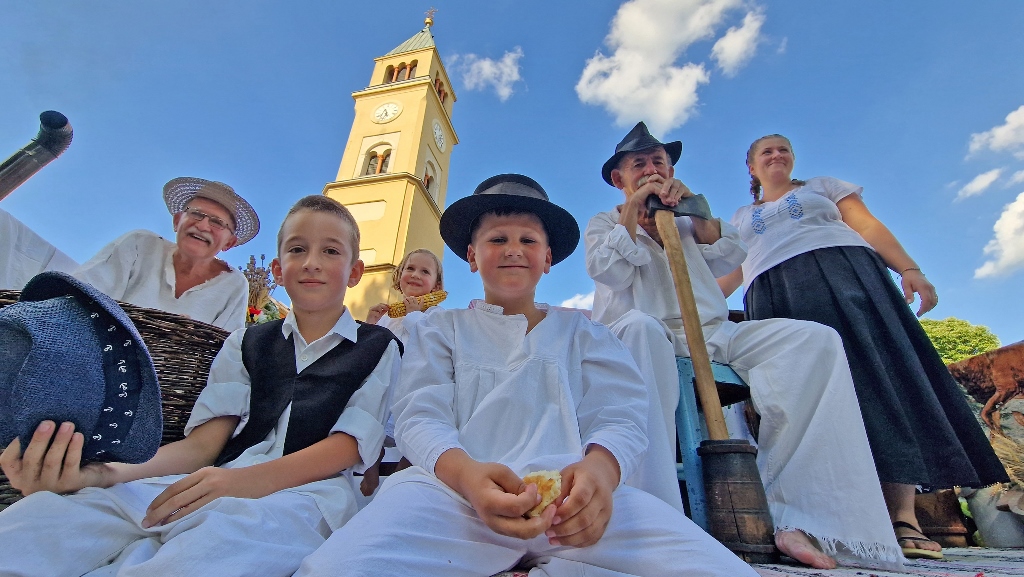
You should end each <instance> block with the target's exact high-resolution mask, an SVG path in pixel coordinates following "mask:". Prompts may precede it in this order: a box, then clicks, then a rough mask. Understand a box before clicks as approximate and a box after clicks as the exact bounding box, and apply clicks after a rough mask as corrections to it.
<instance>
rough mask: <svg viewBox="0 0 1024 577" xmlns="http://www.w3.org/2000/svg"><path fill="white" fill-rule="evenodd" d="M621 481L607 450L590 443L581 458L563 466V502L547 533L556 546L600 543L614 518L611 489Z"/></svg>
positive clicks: (615, 464) (550, 541) (549, 540)
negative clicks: (609, 522)
mask: <svg viewBox="0 0 1024 577" xmlns="http://www.w3.org/2000/svg"><path fill="white" fill-rule="evenodd" d="M618 484H619V463H618V461H616V460H615V457H614V456H613V455H612V454H611V452H610V451H608V449H605V448H604V447H602V446H600V445H591V446H590V449H589V450H588V451H587V455H586V456H585V457H583V460H582V461H579V462H576V463H573V464H572V465H569V466H568V467H566V468H565V469H562V494H561V495H559V497H558V500H556V501H555V502H556V503H557V502H561V505H559V506H558V509H557V510H556V511H555V518H554V520H553V524H552V526H551V528H550V529H548V531H547V532H546V533H545V534H546V535H547V536H548V542H549V543H551V544H552V545H555V546H570V547H587V546H590V545H593V544H594V543H597V541H598V540H599V539H600V538H601V536H602V535H604V531H605V529H606V528H607V527H608V521H609V520H610V519H611V517H612V492H613V491H614V490H615V487H616V486H618Z"/></svg>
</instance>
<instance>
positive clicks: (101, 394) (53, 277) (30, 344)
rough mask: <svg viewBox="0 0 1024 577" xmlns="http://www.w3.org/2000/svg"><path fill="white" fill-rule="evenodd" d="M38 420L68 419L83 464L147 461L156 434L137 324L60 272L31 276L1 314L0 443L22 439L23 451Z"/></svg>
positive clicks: (152, 378) (156, 398) (155, 397)
mask: <svg viewBox="0 0 1024 577" xmlns="http://www.w3.org/2000/svg"><path fill="white" fill-rule="evenodd" d="M44 420H52V421H55V422H57V423H58V424H59V423H61V422H63V421H71V422H72V423H74V424H75V430H76V431H79V432H81V433H82V434H83V435H85V447H84V448H83V450H82V459H83V460H86V461H118V462H124V463H142V462H145V461H148V460H149V459H150V458H152V457H153V455H155V454H156V450H157V448H159V446H160V439H161V437H162V435H163V417H162V414H161V407H160V387H159V386H158V384H157V376H156V370H155V368H154V367H153V360H152V358H150V356H149V351H148V350H147V349H146V345H145V343H143V341H142V337H141V336H139V333H138V331H137V330H136V329H135V325H134V324H132V321H131V320H130V319H129V318H128V315H127V314H125V312H124V310H123V309H121V307H120V306H118V304H117V303H116V302H114V300H113V299H111V298H110V297H108V296H106V295H105V294H103V293H101V292H100V291H98V290H96V289H95V288H94V287H93V286H92V285H89V284H86V283H83V282H81V281H79V280H77V279H75V278H74V277H72V276H70V275H67V274H65V273H61V272H44V273H42V274H39V275H37V276H35V277H34V278H32V280H30V281H29V282H28V284H26V285H25V288H24V289H23V290H22V292H21V298H20V301H19V302H17V303H15V304H12V305H10V306H7V307H5V308H3V309H0V445H2V446H4V447H6V446H7V445H9V444H10V442H11V441H12V440H14V438H15V437H20V439H21V446H22V449H24V448H25V447H26V446H27V445H28V441H29V440H30V439H31V438H32V434H33V433H34V432H35V429H36V427H37V426H38V425H39V423H40V422H41V421H44Z"/></svg>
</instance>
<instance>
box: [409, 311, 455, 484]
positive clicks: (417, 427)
mask: <svg viewBox="0 0 1024 577" xmlns="http://www.w3.org/2000/svg"><path fill="white" fill-rule="evenodd" d="M443 318H445V317H444V315H437V314H430V313H427V314H425V315H424V316H423V318H422V319H420V320H419V322H415V323H406V328H408V329H409V340H408V341H407V342H406V349H405V351H406V352H405V359H404V362H403V363H402V376H401V378H400V379H399V382H398V386H396V387H395V393H394V399H395V402H394V408H393V411H394V415H395V441H396V443H397V445H398V449H399V451H401V452H402V454H403V455H405V457H406V458H407V459H409V461H410V462H411V463H413V464H414V465H419V466H420V467H423V468H424V469H425V470H427V471H430V472H431V473H433V472H434V466H435V465H436V464H437V459H438V458H439V457H440V456H441V454H442V453H444V452H445V451H447V450H449V449H456V448H458V449H461V448H462V445H461V443H460V442H459V431H458V429H457V428H456V424H455V410H454V407H455V362H454V359H453V357H452V351H453V344H454V342H455V328H454V326H452V325H449V326H441V323H439V322H437V321H438V320H439V319H443ZM447 319H448V320H447V323H451V322H452V321H451V320H450V319H451V317H447Z"/></svg>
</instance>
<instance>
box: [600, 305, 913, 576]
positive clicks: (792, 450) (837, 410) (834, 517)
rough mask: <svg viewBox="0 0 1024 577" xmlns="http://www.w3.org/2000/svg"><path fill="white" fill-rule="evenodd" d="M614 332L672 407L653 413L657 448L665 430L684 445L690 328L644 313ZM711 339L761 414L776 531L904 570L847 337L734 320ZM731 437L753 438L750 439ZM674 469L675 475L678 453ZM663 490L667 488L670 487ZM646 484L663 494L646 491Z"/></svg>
mask: <svg viewBox="0 0 1024 577" xmlns="http://www.w3.org/2000/svg"><path fill="white" fill-rule="evenodd" d="M610 328H611V329H612V331H613V332H614V333H615V334H616V335H620V338H622V339H623V342H624V343H625V345H626V347H627V348H628V349H629V350H630V352H631V353H632V354H633V356H634V358H636V359H637V364H638V365H639V366H640V367H641V372H642V373H643V375H644V379H645V381H646V382H647V383H648V384H649V385H650V386H651V387H652V390H656V392H657V395H658V397H659V398H660V400H661V402H662V403H663V405H662V407H661V411H656V410H654V407H652V410H651V411H650V418H651V419H652V422H651V423H649V424H648V429H649V434H650V436H651V437H652V438H651V447H652V449H653V448H655V447H658V446H661V445H662V444H661V443H656V440H655V439H654V436H655V435H656V434H657V431H664V432H665V433H666V434H667V437H665V440H664V442H665V443H667V444H668V446H669V447H674V446H675V443H676V438H675V408H676V405H677V404H678V402H679V378H678V374H677V371H676V364H675V358H674V357H675V355H679V356H689V354H690V353H689V349H688V348H687V346H686V339H685V335H684V334H683V330H682V327H666V326H665V325H664V324H663V323H661V321H658V320H656V319H654V318H653V317H650V316H649V315H646V314H644V313H641V312H639V311H635V310H634V311H630V312H629V313H627V314H625V315H623V316H622V317H621V318H620V319H619V320H617V321H615V322H614V323H612V324H611V325H610ZM669 330H671V333H672V336H673V340H674V351H673V345H672V343H668V342H667V338H666V339H665V343H661V344H659V343H656V342H654V341H655V340H657V339H656V338H655V337H656V336H657V335H659V334H661V335H666V334H667V333H668V331H669ZM705 335H706V338H707V346H708V354H709V355H710V356H711V359H712V360H714V361H717V362H720V363H725V364H729V365H730V366H732V368H733V370H735V371H736V373H737V374H738V375H739V376H740V377H741V378H742V379H743V380H744V381H746V383H747V384H748V385H749V386H750V391H751V398H752V401H753V403H754V408H755V409H757V412H758V413H759V414H760V415H761V425H760V433H759V443H758V454H757V465H758V469H759V472H760V474H761V480H762V481H763V482H764V487H765V493H766V495H767V497H768V505H769V509H770V511H771V514H772V519H773V521H774V523H775V527H776V530H792V529H799V530H801V531H803V532H805V533H807V534H809V535H811V536H813V537H815V538H817V540H818V542H819V544H820V545H821V546H822V549H823V550H824V551H825V552H826V553H828V554H829V555H832V556H833V557H835V558H836V559H837V560H839V561H840V562H841V563H844V564H852V565H863V566H870V567H878V568H894V569H898V568H901V566H902V564H901V561H902V554H901V552H900V548H899V546H898V545H897V543H896V536H895V534H894V533H893V530H892V526H891V525H890V522H889V515H888V510H887V509H886V506H885V501H884V499H883V498H882V490H881V485H880V484H879V481H878V475H877V473H876V472H875V466H874V460H873V459H872V457H871V451H870V448H869V447H868V440H867V434H866V433H865V431H864V422H863V420H862V419H861V414H860V407H859V404H858V402H857V395H856V392H855V391H854V388H853V379H852V377H851V376H850V367H849V364H848V363H847V360H846V353H845V350H844V349H843V344H842V341H841V339H840V338H839V335H838V334H837V333H836V332H835V331H834V330H832V329H831V328H829V327H826V326H824V325H820V324H817V323H812V322H807V321H796V320H790V319H769V320H763V321H747V322H743V323H733V322H728V321H726V322H723V323H722V324H721V325H718V326H716V327H710V328H709V327H705ZM666 344H668V348H666V346H665V345H666ZM653 396H654V392H652V397H653ZM654 419H661V420H662V421H663V423H662V424H656V423H653V420H654ZM731 433H733V436H734V437H737V438H746V434H745V431H731ZM666 454H667V452H666V451H664V450H658V451H655V452H648V456H647V457H646V459H645V461H650V460H652V459H659V460H660V459H665V455H666ZM670 463H671V464H672V465H673V467H674V463H675V452H674V449H673V450H672V453H671V460H670ZM641 469H642V470H644V471H651V472H652V473H651V475H652V477H653V475H655V474H656V475H661V476H664V475H665V473H664V472H663V471H664V470H666V469H667V466H666V465H664V464H659V463H648V462H645V463H643V464H641ZM673 471H674V469H673ZM636 478H637V477H634V478H633V479H631V480H630V481H631V482H632V481H634V480H635V479H636ZM673 479H674V476H673ZM662 484H664V485H666V486H667V481H663V482H662ZM636 486H638V487H640V488H642V489H644V490H647V491H649V492H652V493H654V492H655V490H652V489H651V488H650V487H649V486H644V484H637V485H636ZM659 496H660V495H659ZM663 498H664V497H663Z"/></svg>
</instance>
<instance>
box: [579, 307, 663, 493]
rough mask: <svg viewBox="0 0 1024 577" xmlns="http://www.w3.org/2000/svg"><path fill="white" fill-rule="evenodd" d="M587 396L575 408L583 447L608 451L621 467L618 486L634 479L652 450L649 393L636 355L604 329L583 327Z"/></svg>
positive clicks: (581, 343)
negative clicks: (643, 460) (633, 355)
mask: <svg viewBox="0 0 1024 577" xmlns="http://www.w3.org/2000/svg"><path fill="white" fill-rule="evenodd" d="M577 334H578V337H577V339H578V343H579V347H580V355H581V361H582V362H581V366H580V369H579V370H580V371H581V381H582V384H583V398H582V399H581V400H580V402H579V405H578V406H577V408H576V418H577V421H578V422H579V426H580V435H581V438H582V440H583V447H584V450H586V448H587V446H589V445H591V444H597V445H601V446H602V447H604V448H606V449H608V450H609V451H610V452H611V453H612V455H614V456H615V459H616V460H617V461H618V463H619V472H620V475H619V483H620V484H621V483H622V482H624V481H625V480H626V479H627V478H629V477H630V476H632V475H633V473H634V472H635V471H636V469H637V467H638V466H639V464H640V461H641V460H642V459H643V457H644V455H645V453H646V452H647V445H648V440H647V413H648V404H649V403H650V394H649V392H648V390H647V388H646V386H645V385H644V382H643V377H641V376H640V371H639V370H638V369H637V367H636V363H635V362H634V361H633V357H632V356H631V355H630V353H629V351H628V350H626V347H625V346H624V345H623V344H622V342H621V341H619V339H617V338H616V337H615V335H613V334H612V333H611V331H609V330H608V329H607V327H605V326H604V325H601V324H598V323H594V322H591V321H585V322H581V323H580V328H579V329H578V332H577Z"/></svg>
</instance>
